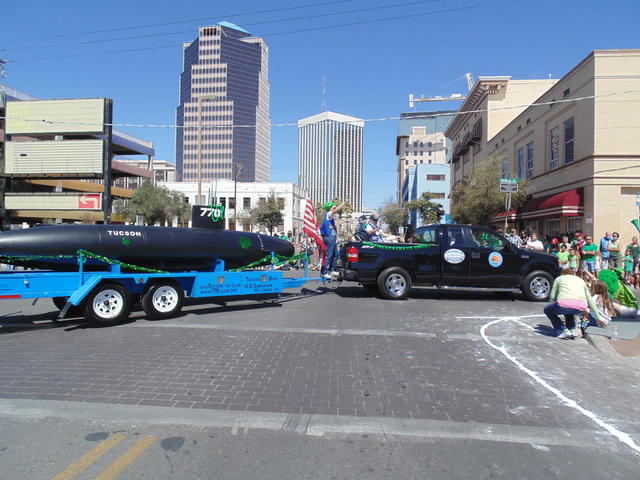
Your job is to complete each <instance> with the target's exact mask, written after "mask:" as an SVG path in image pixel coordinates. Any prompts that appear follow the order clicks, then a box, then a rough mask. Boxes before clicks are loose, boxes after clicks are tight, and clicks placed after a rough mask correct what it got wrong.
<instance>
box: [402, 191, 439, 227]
mask: <svg viewBox="0 0 640 480" xmlns="http://www.w3.org/2000/svg"><path fill="white" fill-rule="evenodd" d="M431 198H432V197H431V195H430V194H429V193H428V192H423V193H422V195H421V196H420V198H416V199H415V200H411V201H410V202H409V203H407V210H409V211H414V210H415V211H417V212H418V215H419V216H420V218H421V219H422V222H423V223H436V222H437V221H438V220H439V216H438V208H439V207H438V204H437V203H434V202H432V201H431Z"/></svg>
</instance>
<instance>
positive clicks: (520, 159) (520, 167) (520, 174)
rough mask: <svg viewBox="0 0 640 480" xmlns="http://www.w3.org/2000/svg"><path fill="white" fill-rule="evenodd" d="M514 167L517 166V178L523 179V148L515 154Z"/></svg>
mask: <svg viewBox="0 0 640 480" xmlns="http://www.w3.org/2000/svg"><path fill="white" fill-rule="evenodd" d="M516 165H517V166H518V178H524V147H520V148H519V149H518V151H517V152H516Z"/></svg>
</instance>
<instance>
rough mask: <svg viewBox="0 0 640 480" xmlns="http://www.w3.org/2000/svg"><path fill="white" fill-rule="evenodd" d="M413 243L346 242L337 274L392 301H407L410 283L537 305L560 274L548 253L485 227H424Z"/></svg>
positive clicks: (556, 264) (555, 262) (439, 225)
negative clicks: (497, 294) (506, 295)
mask: <svg viewBox="0 0 640 480" xmlns="http://www.w3.org/2000/svg"><path fill="white" fill-rule="evenodd" d="M414 242H415V243H372V242H348V243H346V244H345V245H344V248H343V249H342V254H341V258H340V262H339V267H338V269H337V270H338V272H339V273H340V275H341V277H342V279H344V280H350V281H356V282H360V283H361V284H362V286H363V287H365V288H367V289H369V290H371V291H373V292H376V293H379V294H380V295H381V296H382V297H384V298H388V299H391V300H399V299H403V298H406V297H407V296H408V295H409V293H410V292H411V287H412V285H431V286H437V287H441V288H462V289H472V290H488V291H501V292H516V291H522V293H524V295H525V296H526V297H527V298H528V299H529V300H533V301H541V300H546V299H547V298H548V297H549V293H550V292H551V285H552V284H553V280H554V278H555V277H556V276H557V275H558V274H559V273H560V267H559V266H558V260H557V258H556V257H554V256H553V255H549V254H546V253H542V252H538V251H535V250H530V249H522V248H517V247H515V246H514V245H513V244H512V243H510V242H509V241H508V240H506V239H505V238H504V237H503V236H502V235H500V234H499V233H497V232H495V231H493V230H491V229H489V228H486V227H477V226H471V225H448V224H447V225H445V224H434V225H427V226H424V227H420V228H418V229H416V232H415V235H414Z"/></svg>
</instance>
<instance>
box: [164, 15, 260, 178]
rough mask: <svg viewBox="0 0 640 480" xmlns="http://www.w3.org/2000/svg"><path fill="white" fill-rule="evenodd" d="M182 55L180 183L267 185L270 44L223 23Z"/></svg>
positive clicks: (202, 34) (178, 117) (178, 142)
mask: <svg viewBox="0 0 640 480" xmlns="http://www.w3.org/2000/svg"><path fill="white" fill-rule="evenodd" d="M183 49H184V61H183V71H182V73H181V74H180V105H179V106H178V108H177V111H176V123H177V125H178V126H179V127H180V128H178V129H177V131H176V173H177V176H178V179H179V180H180V181H185V182H197V181H200V180H201V181H202V182H208V181H211V180H215V179H218V178H226V179H231V180H233V179H237V180H238V181H243V182H254V181H268V180H269V166H270V155H271V129H270V127H269V124H270V123H271V119H270V117H269V77H268V74H269V48H268V47H267V44H266V43H265V42H264V40H263V39H261V38H258V37H253V36H252V35H251V34H250V33H249V32H247V31H246V30H244V29H242V28H240V27H238V26H237V25H234V24H232V23H228V22H220V23H219V24H217V25H214V26H209V27H200V30H199V35H198V38H196V39H195V40H194V41H193V42H191V43H185V44H184V45H183ZM182 127H184V128H182ZM199 171H200V174H199Z"/></svg>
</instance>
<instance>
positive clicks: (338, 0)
mask: <svg viewBox="0 0 640 480" xmlns="http://www.w3.org/2000/svg"><path fill="white" fill-rule="evenodd" d="M353 1H355V0H332V1H330V2H321V3H306V4H303V5H296V6H293V7H283V8H271V9H268V10H254V11H251V12H240V13H231V14H229V13H227V14H224V15H218V16H216V17H200V18H190V19H186V20H177V21H175V22H162V23H147V24H142V25H130V26H128V27H117V28H107V29H104V30H91V31H86V32H75V33H60V34H56V35H44V36H39V37H27V38H23V39H18V40H8V41H9V42H12V41H13V42H24V41H27V40H41V39H45V38H62V37H71V36H74V35H93V34H96V33H109V32H121V31H124V30H135V29H139V28H152V27H164V26H167V25H179V24H183V23H192V22H202V21H206V20H214V19H216V18H223V17H244V16H248V15H260V14H263V13H276V12H284V11H287V10H299V9H301V8H308V7H321V6H325V5H334V4H336V3H351V2H353ZM3 42H6V40H3Z"/></svg>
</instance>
